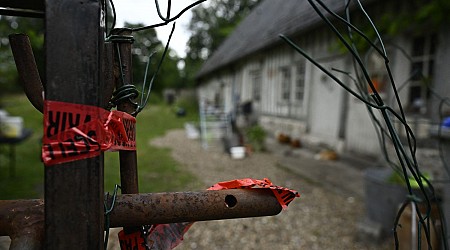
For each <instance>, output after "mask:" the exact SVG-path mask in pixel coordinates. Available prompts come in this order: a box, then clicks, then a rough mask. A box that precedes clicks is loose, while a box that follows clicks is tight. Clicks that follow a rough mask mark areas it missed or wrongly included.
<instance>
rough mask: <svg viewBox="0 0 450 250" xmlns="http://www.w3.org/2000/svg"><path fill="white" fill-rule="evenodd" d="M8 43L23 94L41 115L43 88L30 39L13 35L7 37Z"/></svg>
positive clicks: (25, 36)
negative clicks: (21, 84)
mask: <svg viewBox="0 0 450 250" xmlns="http://www.w3.org/2000/svg"><path fill="white" fill-rule="evenodd" d="M9 42H10V44H11V50H12V53H13V56H14V61H15V62H16V67H17V71H18V73H19V77H20V79H21V81H22V82H23V89H24V92H25V94H26V95H27V97H28V100H30V102H31V104H32V105H33V106H34V107H35V108H36V109H37V110H39V111H40V112H41V113H42V112H43V110H44V98H43V96H42V95H43V92H44V88H43V85H42V82H41V78H40V76H39V71H38V69H37V65H36V60H35V59H34V55H33V50H32V49H31V43H30V39H29V38H28V36H27V35H25V34H13V35H10V36H9Z"/></svg>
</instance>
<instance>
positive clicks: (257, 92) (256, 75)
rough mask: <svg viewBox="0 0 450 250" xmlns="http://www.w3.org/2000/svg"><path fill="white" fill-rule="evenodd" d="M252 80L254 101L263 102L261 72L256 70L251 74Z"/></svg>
mask: <svg viewBox="0 0 450 250" xmlns="http://www.w3.org/2000/svg"><path fill="white" fill-rule="evenodd" d="M250 78H251V82H252V95H253V100H255V101H260V100H261V87H262V78H261V70H254V71H252V72H250Z"/></svg>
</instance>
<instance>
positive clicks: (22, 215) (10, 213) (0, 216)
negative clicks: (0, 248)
mask: <svg viewBox="0 0 450 250" xmlns="http://www.w3.org/2000/svg"><path fill="white" fill-rule="evenodd" d="M0 235H1V236H6V235H9V236H10V237H11V246H10V249H11V250H13V249H42V244H43V242H44V202H43V200H13V201H1V200H0Z"/></svg>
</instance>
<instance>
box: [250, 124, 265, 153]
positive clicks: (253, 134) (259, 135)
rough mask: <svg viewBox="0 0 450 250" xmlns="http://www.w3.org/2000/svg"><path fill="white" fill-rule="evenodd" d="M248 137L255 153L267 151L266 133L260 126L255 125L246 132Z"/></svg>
mask: <svg viewBox="0 0 450 250" xmlns="http://www.w3.org/2000/svg"><path fill="white" fill-rule="evenodd" d="M245 134H246V137H247V140H248V142H249V144H250V145H251V146H252V149H253V151H255V152H260V151H263V150H265V145H264V144H265V141H266V137H267V133H266V131H265V130H264V129H263V128H262V127H261V126H259V125H253V126H251V127H250V128H248V129H247V131H246V133H245Z"/></svg>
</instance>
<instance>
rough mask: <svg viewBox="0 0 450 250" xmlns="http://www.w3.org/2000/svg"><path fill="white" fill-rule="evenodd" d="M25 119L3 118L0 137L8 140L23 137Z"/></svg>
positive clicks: (0, 124)
mask: <svg viewBox="0 0 450 250" xmlns="http://www.w3.org/2000/svg"><path fill="white" fill-rule="evenodd" d="M22 129H23V118H22V117H18V116H6V117H2V119H1V121H0V135H1V136H3V137H7V138H16V137H20V136H21V135H22Z"/></svg>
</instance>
